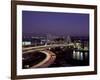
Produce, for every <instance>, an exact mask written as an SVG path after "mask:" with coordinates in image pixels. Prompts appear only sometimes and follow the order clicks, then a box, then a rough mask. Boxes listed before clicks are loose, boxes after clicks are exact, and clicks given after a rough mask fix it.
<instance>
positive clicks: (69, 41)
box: [66, 35, 71, 44]
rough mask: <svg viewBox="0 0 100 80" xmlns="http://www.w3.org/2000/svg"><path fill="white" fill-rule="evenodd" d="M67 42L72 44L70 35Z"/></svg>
mask: <svg viewBox="0 0 100 80" xmlns="http://www.w3.org/2000/svg"><path fill="white" fill-rule="evenodd" d="M66 42H67V44H70V43H71V37H70V36H69V35H68V36H67V39H66Z"/></svg>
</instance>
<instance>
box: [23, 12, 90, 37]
mask: <svg viewBox="0 0 100 80" xmlns="http://www.w3.org/2000/svg"><path fill="white" fill-rule="evenodd" d="M22 33H23V36H25V35H26V34H27V35H29V34H41V35H43V34H53V35H65V36H66V35H70V36H89V14H79V13H56V12H38V11H22Z"/></svg>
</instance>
